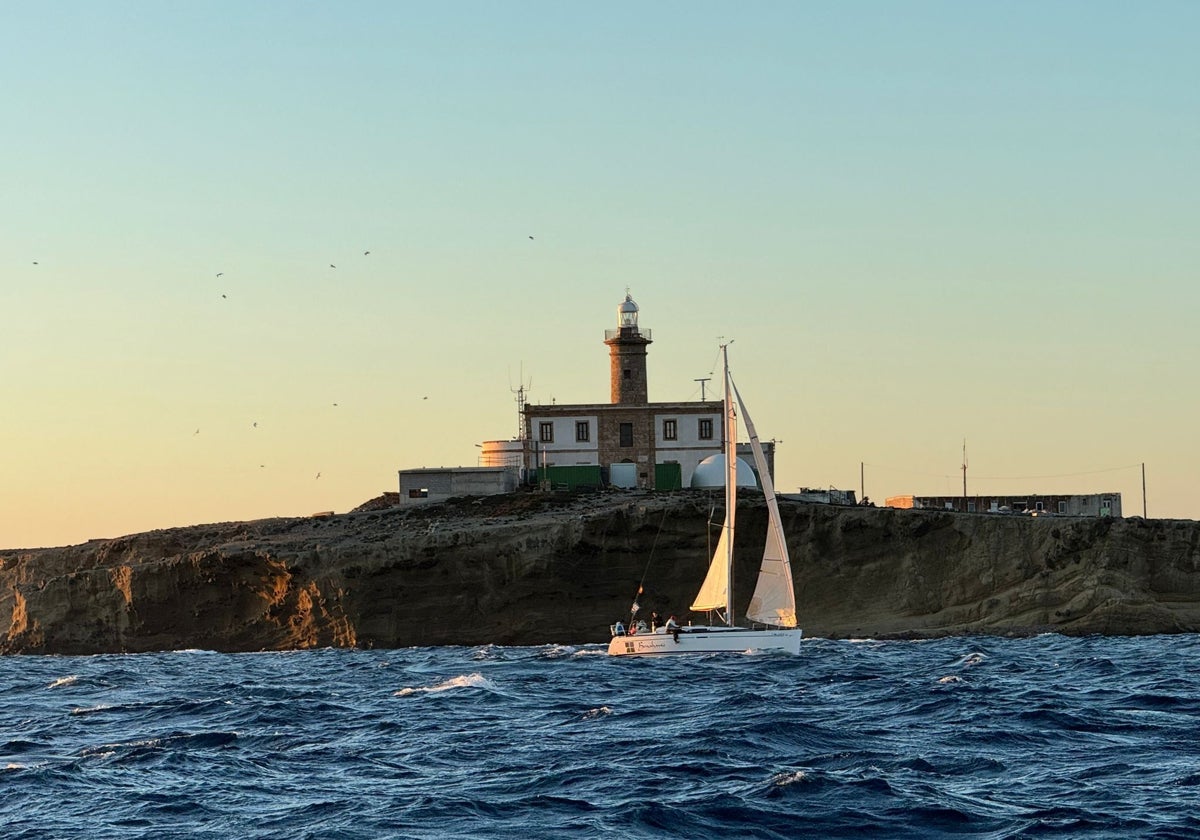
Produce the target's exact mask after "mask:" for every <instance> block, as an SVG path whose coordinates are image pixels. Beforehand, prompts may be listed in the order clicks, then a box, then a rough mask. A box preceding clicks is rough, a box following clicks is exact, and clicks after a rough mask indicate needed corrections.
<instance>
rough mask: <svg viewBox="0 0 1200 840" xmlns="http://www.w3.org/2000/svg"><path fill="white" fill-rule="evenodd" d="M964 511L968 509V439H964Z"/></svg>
mask: <svg viewBox="0 0 1200 840" xmlns="http://www.w3.org/2000/svg"><path fill="white" fill-rule="evenodd" d="M962 471H963V510H964V511H965V510H966V509H967V439H966V438H963V464H962Z"/></svg>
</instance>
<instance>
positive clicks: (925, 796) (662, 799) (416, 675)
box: [0, 635, 1200, 840]
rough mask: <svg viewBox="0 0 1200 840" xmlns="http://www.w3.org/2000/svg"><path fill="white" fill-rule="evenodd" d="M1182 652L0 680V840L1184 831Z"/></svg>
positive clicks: (362, 654) (354, 654)
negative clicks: (62, 839) (47, 839)
mask: <svg viewBox="0 0 1200 840" xmlns="http://www.w3.org/2000/svg"><path fill="white" fill-rule="evenodd" d="M1198 662H1200V639H1198V637H1197V636H1194V635H1180V636H1155V637H1142V638H1106V637H1085V638H1068V637H1063V636H1057V635H1043V636H1036V637H1032V638H1022V639H1002V638H992V637H957V638H948V639H940V640H935V641H874V640H854V641H833V640H824V639H808V640H805V642H804V644H803V645H802V650H801V654H800V655H799V656H787V655H774V654H754V653H750V652H747V653H743V654H717V655H710V656H697V657H689V658H682V657H681V658H663V659H633V658H610V657H608V656H607V655H606V654H605V651H604V648H602V647H600V646H595V645H588V646H579V647H572V646H555V645H551V646H542V647H499V646H486V647H474V648H470V647H440V648H407V649H400V650H335V649H326V650H310V651H295V652H282V653H281V652H275V653H242V654H226V653H214V652H210V651H203V650H187V651H177V652H171V653H153V654H132V655H101V656H12V657H4V658H0V826H3V829H2V831H0V836H2V837H4V838H6V840H26V838H29V840H32V839H33V838H37V840H43V838H96V839H98V838H212V840H217V838H221V840H225V838H331V840H332V838H343V839H344V840H351V839H352V838H391V837H396V838H510V837H511V838H523V840H530V838H556V837H588V838H591V837H598V838H609V837H612V838H622V840H626V838H667V837H670V838H713V837H723V838H763V839H764V840H766V838H796V837H812V838H839V837H854V838H862V837H880V838H910V837H911V838H938V837H955V838H962V837H986V838H1015V837H1089V838H1090V837H1112V838H1131V837H1154V838H1195V837H1200V676H1198V675H1200V669H1198V667H1197V663H1198Z"/></svg>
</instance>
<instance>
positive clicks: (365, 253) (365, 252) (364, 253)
mask: <svg viewBox="0 0 1200 840" xmlns="http://www.w3.org/2000/svg"><path fill="white" fill-rule="evenodd" d="M369 253H371V252H370V251H363V256H364V257H365V256H366V255H367V254H369Z"/></svg>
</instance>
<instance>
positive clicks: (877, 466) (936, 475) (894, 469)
mask: <svg viewBox="0 0 1200 840" xmlns="http://www.w3.org/2000/svg"><path fill="white" fill-rule="evenodd" d="M863 463H864V464H866V466H868V467H874V468H875V469H877V470H891V471H892V472H900V473H908V474H910V475H924V476H929V477H930V478H950V477H951V476H949V475H945V474H943V473H928V472H920V471H919V470H906V469H903V468H901V467H889V466H887V465H886V464H867V463H866V462H865V461H864V462H863Z"/></svg>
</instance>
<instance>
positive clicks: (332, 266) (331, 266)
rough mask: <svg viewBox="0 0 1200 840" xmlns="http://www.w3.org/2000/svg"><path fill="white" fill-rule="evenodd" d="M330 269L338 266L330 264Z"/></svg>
mask: <svg viewBox="0 0 1200 840" xmlns="http://www.w3.org/2000/svg"><path fill="white" fill-rule="evenodd" d="M329 267H330V268H337V266H336V265H334V264H333V263H330V264H329Z"/></svg>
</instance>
